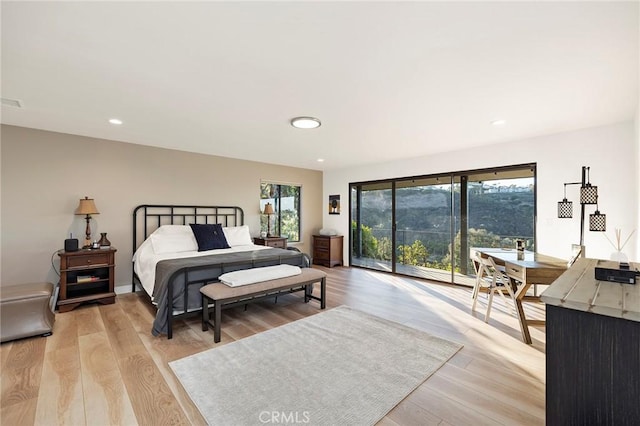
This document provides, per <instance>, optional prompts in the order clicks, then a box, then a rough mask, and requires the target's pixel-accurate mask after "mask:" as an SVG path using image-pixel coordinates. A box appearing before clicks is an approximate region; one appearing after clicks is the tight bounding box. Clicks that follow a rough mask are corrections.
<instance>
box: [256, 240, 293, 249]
mask: <svg viewBox="0 0 640 426" xmlns="http://www.w3.org/2000/svg"><path fill="white" fill-rule="evenodd" d="M253 244H256V245H259V246H269V247H276V248H283V249H286V248H287V239H286V238H285V237H255V238H254V239H253Z"/></svg>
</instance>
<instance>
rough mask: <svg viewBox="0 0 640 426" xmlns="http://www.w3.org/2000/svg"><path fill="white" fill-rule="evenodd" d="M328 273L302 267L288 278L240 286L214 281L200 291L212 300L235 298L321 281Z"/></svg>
mask: <svg viewBox="0 0 640 426" xmlns="http://www.w3.org/2000/svg"><path fill="white" fill-rule="evenodd" d="M326 276H327V274H326V273H325V272H323V271H321V270H319V269H313V268H302V270H301V273H300V274H299V275H293V276H290V277H286V278H278V279H275V280H269V281H261V282H258V283H255V284H248V285H244V286H240V287H229V286H228V285H225V284H222V283H213V284H207V285H205V286H203V287H202V288H201V289H200V291H201V292H202V294H204V295H205V296H207V297H208V298H209V299H212V300H224V299H234V298H238V297H242V296H247V295H250V294H255V293H263V292H264V293H266V292H268V291H270V290H276V289H280V288H287V287H293V286H295V285H299V284H306V283H313V282H316V281H320V280H321V279H322V278H324V277H326Z"/></svg>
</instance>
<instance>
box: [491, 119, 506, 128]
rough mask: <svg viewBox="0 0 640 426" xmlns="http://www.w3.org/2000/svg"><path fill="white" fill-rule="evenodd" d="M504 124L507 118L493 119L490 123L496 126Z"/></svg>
mask: <svg viewBox="0 0 640 426" xmlns="http://www.w3.org/2000/svg"><path fill="white" fill-rule="evenodd" d="M505 124H507V120H493V121H492V122H491V125H492V126H496V127H499V126H504V125H505Z"/></svg>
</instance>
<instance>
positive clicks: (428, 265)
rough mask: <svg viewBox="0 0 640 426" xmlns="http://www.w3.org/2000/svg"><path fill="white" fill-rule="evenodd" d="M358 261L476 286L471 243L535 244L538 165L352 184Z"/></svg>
mask: <svg viewBox="0 0 640 426" xmlns="http://www.w3.org/2000/svg"><path fill="white" fill-rule="evenodd" d="M350 190H351V197H350V206H351V209H350V214H351V231H352V233H351V240H350V244H351V265H353V266H360V267H365V268H371V269H376V270H381V271H387V272H394V273H399V274H403V275H409V276H415V277H421V278H428V279H432V280H436V281H444V282H452V283H456V284H465V285H473V282H474V274H475V271H474V269H473V266H472V263H471V261H470V259H469V249H470V248H471V247H509V248H512V247H515V241H516V240H517V239H522V240H524V241H525V244H526V248H527V249H529V250H534V249H535V239H534V237H535V164H525V165H519V166H510V167H500V168H494V169H485V170H474V171H467V172H452V173H449V174H442V175H433V176H420V177H411V178H400V179H389V180H385V181H376V182H363V183H352V184H351V185H350Z"/></svg>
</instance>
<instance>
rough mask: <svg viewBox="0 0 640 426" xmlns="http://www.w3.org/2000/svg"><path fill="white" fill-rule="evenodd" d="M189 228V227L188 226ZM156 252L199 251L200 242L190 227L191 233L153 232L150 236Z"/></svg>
mask: <svg viewBox="0 0 640 426" xmlns="http://www.w3.org/2000/svg"><path fill="white" fill-rule="evenodd" d="M187 228H189V227H188V226H187ZM149 238H150V239H151V245H152V246H153V251H154V253H155V254H163V253H180V252H183V251H198V242H197V241H196V238H195V237H194V236H193V232H191V229H189V233H188V234H185V233H175V234H172V233H168V234H163V233H160V234H156V233H153V234H151V236H150V237H149Z"/></svg>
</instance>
